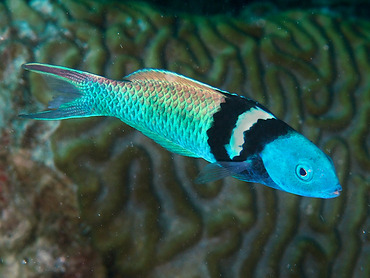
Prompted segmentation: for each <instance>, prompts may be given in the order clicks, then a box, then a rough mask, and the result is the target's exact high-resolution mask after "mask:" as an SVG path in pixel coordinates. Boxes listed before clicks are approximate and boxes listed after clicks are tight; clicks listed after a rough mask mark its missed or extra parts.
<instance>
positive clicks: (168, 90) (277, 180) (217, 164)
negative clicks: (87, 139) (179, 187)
mask: <svg viewBox="0 0 370 278" xmlns="http://www.w3.org/2000/svg"><path fill="white" fill-rule="evenodd" d="M23 67H24V68H25V69H27V70H31V71H34V72H38V73H40V74H42V75H43V76H44V77H46V79H47V81H50V80H51V81H52V82H50V85H51V87H52V89H54V90H55V91H57V94H56V96H55V97H54V98H53V100H52V101H51V102H50V103H49V107H48V108H50V109H52V110H48V111H44V112H39V113H34V114H28V115H20V116H21V117H24V118H31V119H37V120H62V119H68V118H80V117H92V116H113V117H117V118H119V119H121V120H122V121H123V122H125V123H127V124H128V125H130V126H132V127H134V128H136V129H137V130H139V131H141V132H142V133H143V134H144V135H146V136H148V137H150V138H152V139H153V140H154V141H156V142H157V143H159V144H160V145H162V146H163V147H164V148H166V149H168V150H170V151H172V152H174V153H177V154H181V155H185V156H191V157H202V158H204V159H205V160H207V161H209V162H211V163H210V164H208V165H207V166H206V167H204V169H203V170H202V171H201V173H200V174H199V175H198V177H197V178H196V179H195V182H196V183H205V182H211V181H214V180H218V179H222V178H225V177H227V176H232V177H234V178H237V179H240V180H243V181H248V182H257V183H261V184H264V185H267V186H269V187H272V188H275V189H279V190H282V191H285V192H289V193H293V194H297V195H301V196H308V197H318V198H333V197H337V196H339V194H340V193H339V192H340V191H341V189H342V188H341V186H340V184H339V181H338V177H337V175H336V172H335V168H334V164H333V162H332V161H331V159H330V158H329V157H328V156H327V155H326V154H325V153H323V152H322V151H321V150H320V149H319V148H318V147H317V146H315V145H314V144H313V143H312V142H311V141H309V140H308V139H307V138H305V137H304V136H303V135H302V134H299V133H298V132H297V131H295V130H294V129H293V128H292V127H290V126H289V125H288V124H287V123H285V122H283V121H281V120H279V119H277V118H276V117H275V116H274V115H273V114H272V113H271V112H270V111H269V110H267V109H266V108H265V107H263V106H262V105H260V104H259V103H257V102H256V101H253V100H251V99H247V98H245V97H240V96H238V95H236V94H230V93H228V92H226V91H222V90H219V89H217V88H214V87H212V86H209V85H207V84H204V83H201V82H199V81H196V80H194V79H190V78H187V77H185V76H182V75H179V74H176V73H173V72H169V71H165V70H157V69H145V70H139V71H136V72H134V73H132V74H130V75H128V76H126V77H125V78H124V80H123V81H116V80H111V79H108V78H105V77H102V76H98V75H95V74H91V73H88V72H82V71H78V70H73V69H67V68H64V67H59V66H53V65H45V64H39V63H29V64H25V65H23Z"/></svg>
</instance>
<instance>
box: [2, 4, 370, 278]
mask: <svg viewBox="0 0 370 278" xmlns="http://www.w3.org/2000/svg"><path fill="white" fill-rule="evenodd" d="M313 2H314V1H313ZM161 3H162V5H161V6H159V7H157V6H154V5H152V4H148V3H145V2H137V1H132V2H129V1H127V2H126V1H121V2H104V1H94V0H90V1H87V0H84V1H74V0H63V1H51V0H49V1H48V0H33V1H25V0H13V1H10V0H9V1H4V2H0V19H1V20H0V212H1V213H0V277H135V278H136V277H369V276H370V265H369V263H368V262H369V261H370V241H369V236H368V233H369V232H370V215H369V212H370V210H369V207H370V200H369V193H370V184H369V181H370V175H369V171H370V154H369V150H368V149H369V146H370V141H369V140H370V139H369V132H370V127H369V121H370V83H369V81H368V76H369V74H370V57H369V54H370V19H369V18H367V17H366V16H363V14H361V15H362V16H355V15H354V14H352V15H351V14H350V13H349V12H348V11H347V13H342V12H341V11H342V10H343V9H344V8H343V9H331V8H330V6H329V7H325V8H322V7H321V8H320V7H317V6H314V5H313V6H312V7H311V8H310V7H301V8H298V7H293V8H292V9H288V8H286V6H284V7H283V8H284V9H282V8H281V7H279V6H278V5H276V4H266V3H264V4H260V5H259V4H256V3H254V4H249V5H244V6H241V9H240V12H237V13H236V12H235V9H234V11H229V10H228V11H227V12H225V13H224V14H223V13H219V10H217V11H212V12H210V13H209V14H208V13H207V12H204V13H191V12H190V11H189V10H186V11H187V12H177V11H175V10H174V9H175V8H176V7H167V8H165V5H166V4H165V3H164V2H161ZM189 3H194V2H189ZM202 3H203V2H202ZM313 4H314V3H313ZM189 5H190V4H189ZM193 5H194V4H193ZM202 5H203V4H202ZM204 7H207V5H206V4H204ZM238 7H239V6H238ZM221 8H222V7H221ZM194 9H195V8H194ZM204 9H205V8H204ZM225 9H226V8H225ZM221 10H222V9H221ZM352 10H353V11H355V10H356V8H354V7H352ZM27 62H40V63H48V64H54V65H62V66H66V67H70V68H75V69H79V70H84V71H89V72H92V73H95V74H99V75H103V76H105V77H108V78H112V79H118V80H120V79H122V78H123V77H124V76H125V75H127V74H129V73H131V72H133V71H135V70H138V69H141V68H148V67H150V68H162V69H167V70H171V71H174V72H177V73H180V74H183V75H186V76H189V77H191V78H194V79H196V80H199V81H202V82H205V83H207V84H210V85H212V86H215V87H218V88H221V89H223V90H227V91H230V92H235V93H238V94H240V95H244V96H248V97H250V98H252V99H255V100H257V101H258V102H260V103H262V104H263V105H265V106H266V107H268V108H269V109H270V110H271V111H272V112H273V113H274V114H275V115H276V116H278V117H279V118H281V119H283V120H284V121H286V122H287V123H289V124H290V125H291V126H292V127H294V128H295V129H297V130H298V131H300V132H301V133H302V134H304V135H305V136H306V137H307V138H309V139H310V140H312V141H313V142H314V143H315V144H317V145H318V146H319V147H320V148H321V149H322V150H323V151H325V152H326V153H327V154H328V155H330V157H331V158H332V159H333V162H334V165H335V167H336V170H337V173H338V176H339V180H340V183H341V185H342V187H343V191H342V192H341V195H340V196H339V197H337V198H334V199H327V200H324V199H317V198H307V197H300V196H296V195H293V194H289V193H286V192H282V191H278V190H275V189H272V188H269V187H266V186H263V185H259V184H251V183H246V182H243V181H240V180H237V179H234V178H231V177H227V178H225V179H223V180H219V181H215V182H212V183H209V184H204V185H197V184H195V183H194V179H195V177H196V176H197V174H198V173H199V171H200V170H201V169H202V168H203V167H204V166H205V165H206V164H207V163H206V162H205V161H204V160H202V159H195V158H190V157H184V156H180V155H176V154H173V153H170V152H168V151H166V150H165V149H164V148H162V147H161V146H159V145H158V144H156V143H155V142H154V141H152V140H151V139H149V138H148V137H146V136H144V135H143V134H141V133H140V132H138V131H136V130H135V129H133V128H132V127H129V126H127V125H126V124H124V123H122V122H121V121H119V120H118V119H115V118H109V117H97V118H85V119H71V120H65V121H45V122H44V121H43V122H40V121H34V120H27V119H21V118H18V114H21V113H30V112H35V111H42V110H44V109H46V107H47V103H48V101H49V100H50V99H51V97H52V93H51V91H50V90H49V89H48V87H47V86H46V83H45V82H44V80H43V79H42V77H41V76H40V75H37V74H34V73H26V72H25V71H24V70H23V69H22V68H21V65H22V64H24V63H27Z"/></svg>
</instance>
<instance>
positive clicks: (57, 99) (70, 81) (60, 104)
mask: <svg viewBox="0 0 370 278" xmlns="http://www.w3.org/2000/svg"><path fill="white" fill-rule="evenodd" d="M22 67H23V68H24V69H26V70H30V71H34V72H37V73H41V74H42V75H43V77H44V78H45V80H46V82H47V83H48V85H49V86H50V87H51V89H53V90H54V91H56V92H57V94H56V95H55V96H54V97H53V100H52V101H50V102H49V106H48V108H51V109H54V110H48V111H44V112H39V113H32V114H27V115H26V114H22V115H19V117H22V118H29V119H36V120H61V119H68V118H80V117H89V116H93V115H92V113H91V107H89V105H88V104H87V103H86V102H84V101H83V97H84V96H85V95H86V93H87V89H88V87H87V82H88V81H92V80H93V79H95V78H97V77H98V78H99V76H97V75H94V74H91V73H87V72H83V71H78V70H73V69H68V68H65V67H59V66H53V65H47V64H39V63H28V64H23V65H22Z"/></svg>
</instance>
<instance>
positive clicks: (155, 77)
mask: <svg viewBox="0 0 370 278" xmlns="http://www.w3.org/2000/svg"><path fill="white" fill-rule="evenodd" d="M124 79H125V80H129V81H140V80H152V81H167V82H169V83H177V84H181V85H187V86H192V87H197V88H200V89H204V90H213V91H216V92H221V93H228V92H226V91H223V90H220V89H218V88H215V87H212V86H210V85H207V84H205V83H202V82H199V81H196V80H194V79H192V78H189V77H186V76H183V75H181V74H177V73H174V72H172V71H167V70H160V69H143V70H138V71H135V72H133V73H131V74H129V75H127V76H126V77H124Z"/></svg>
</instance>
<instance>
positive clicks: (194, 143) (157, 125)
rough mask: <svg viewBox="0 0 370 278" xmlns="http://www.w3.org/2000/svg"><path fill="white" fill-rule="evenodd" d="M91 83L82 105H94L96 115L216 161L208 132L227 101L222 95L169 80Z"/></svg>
mask: <svg viewBox="0 0 370 278" xmlns="http://www.w3.org/2000/svg"><path fill="white" fill-rule="evenodd" d="M90 84H91V87H90V88H89V89H88V90H90V91H91V92H92V93H91V94H87V95H86V99H84V100H83V102H88V103H91V107H92V111H94V114H99V115H106V116H114V117H117V118H119V119H120V120H122V121H123V122H125V123H127V124H129V125H131V126H133V127H134V128H136V129H138V130H139V131H141V132H143V133H145V132H146V131H149V132H151V133H152V134H150V133H148V132H146V133H145V134H146V135H147V136H148V137H150V138H152V139H153V140H155V141H157V142H159V143H160V142H161V140H162V139H164V138H166V139H167V140H169V141H172V142H173V143H174V144H176V145H179V146H181V147H182V148H184V149H187V150H188V151H190V152H191V153H193V155H192V156H194V157H202V158H204V159H205V160H207V161H209V162H214V161H215V159H214V157H213V155H211V152H210V147H209V145H208V144H207V140H208V137H207V134H206V132H207V130H208V129H209V128H210V126H211V125H212V121H213V119H212V115H213V114H214V113H216V112H217V110H218V108H219V104H220V103H221V102H222V101H223V99H224V96H223V95H222V94H221V93H218V92H204V90H203V89H198V88H192V87H191V86H188V85H181V84H171V83H169V82H166V81H164V82H161V81H154V82H153V81H146V80H143V81H138V80H134V81H131V82H117V81H113V80H110V79H107V78H103V77H94V79H93V80H92V82H91V83H90ZM112 92H117V93H112ZM200 103H202V104H203V105H199V104H200ZM194 107H196V109H194ZM200 115H202V117H200ZM179 123H180V124H179ZM157 136H158V137H157ZM159 137H160V138H159ZM172 151H174V152H178V151H176V149H175V150H172ZM180 153H181V152H180Z"/></svg>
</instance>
